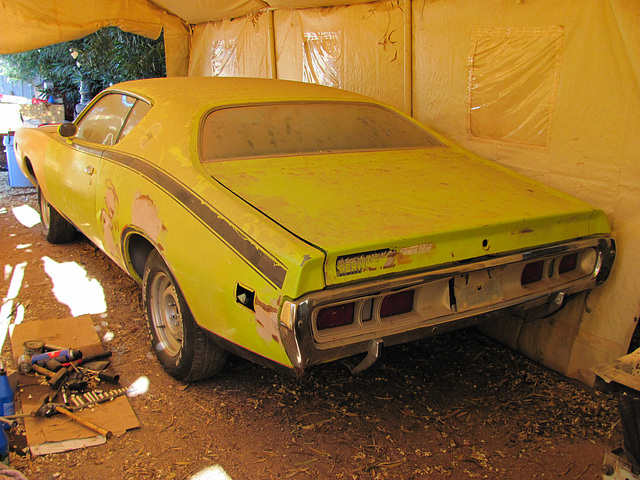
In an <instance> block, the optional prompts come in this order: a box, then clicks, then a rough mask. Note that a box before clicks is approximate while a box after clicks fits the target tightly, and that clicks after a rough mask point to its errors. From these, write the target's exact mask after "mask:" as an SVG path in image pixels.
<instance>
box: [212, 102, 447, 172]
mask: <svg viewBox="0 0 640 480" xmlns="http://www.w3.org/2000/svg"><path fill="white" fill-rule="evenodd" d="M200 145H201V153H202V159H201V160H202V161H203V162H205V163H206V162H215V161H218V160H227V159H237V158H247V157H264V156H281V155H308V154H318V153H330V152H344V151H354V150H387V149H402V148H424V147H433V146H438V145H441V144H440V142H439V141H438V140H436V139H435V138H433V137H432V136H431V135H430V134H429V133H428V132H426V131H425V130H423V129H421V128H420V127H418V126H417V125H415V124H413V123H412V122H410V121H408V120H407V119H405V118H403V117H402V116H400V115H398V114H396V113H395V112H393V111H391V110H387V109H385V108H383V107H379V106H377V105H368V104H361V103H290V104H271V105H246V106H240V107H231V108H223V109H220V110H215V111H213V112H211V113H210V114H209V115H208V116H207V118H206V119H205V122H204V127H203V129H202V138H201V143H200Z"/></svg>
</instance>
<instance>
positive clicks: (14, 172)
mask: <svg viewBox="0 0 640 480" xmlns="http://www.w3.org/2000/svg"><path fill="white" fill-rule="evenodd" d="M2 143H3V144H4V146H5V151H6V153H7V170H9V186H10V187H32V186H33V185H31V182H30V181H29V179H28V178H27V177H25V176H24V173H22V170H20V167H19V166H18V162H16V152H15V151H14V150H13V133H10V134H8V135H5V136H4V140H3V141H2Z"/></svg>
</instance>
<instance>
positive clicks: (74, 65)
mask: <svg viewBox="0 0 640 480" xmlns="http://www.w3.org/2000/svg"><path fill="white" fill-rule="evenodd" d="M0 73H1V74H3V75H4V76H5V77H7V78H8V79H9V80H13V81H24V82H30V83H32V84H33V85H35V86H37V87H38V88H39V89H40V90H41V92H42V94H41V96H42V97H43V98H48V97H49V96H51V95H53V97H54V98H59V99H62V101H63V103H64V105H65V110H66V112H67V118H72V117H73V111H74V108H75V105H76V104H77V103H78V102H79V101H80V83H81V82H82V83H83V88H88V89H89V90H90V91H91V93H92V94H95V93H97V92H99V91H100V90H102V89H104V88H106V87H108V86H109V85H112V84H114V83H118V82H124V81H127V80H135V79H138V78H153V77H163V76H165V75H166V66H165V58H164V42H163V39H162V36H160V38H158V39H156V40H151V39H148V38H145V37H141V36H139V35H135V34H132V33H127V32H123V31H122V30H120V29H119V28H117V27H108V28H104V29H102V30H99V31H97V32H95V33H92V34H91V35H88V36H86V37H84V38H81V39H78V40H72V41H69V42H64V43H59V44H56V45H51V46H48V47H44V48H38V49H36V50H31V51H28V52H23V53H13V54H8V55H0Z"/></svg>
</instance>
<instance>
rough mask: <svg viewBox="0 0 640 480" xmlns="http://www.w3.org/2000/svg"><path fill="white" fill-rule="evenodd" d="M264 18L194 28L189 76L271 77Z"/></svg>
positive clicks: (266, 23)
mask: <svg viewBox="0 0 640 480" xmlns="http://www.w3.org/2000/svg"><path fill="white" fill-rule="evenodd" d="M268 23H269V22H268V14H267V13H266V12H265V13H264V14H261V15H257V16H252V17H242V18H239V19H235V20H223V21H220V22H215V23H205V24H201V25H196V26H195V27H194V29H193V37H192V41H191V45H192V47H191V57H190V62H189V75H192V76H220V77H231V76H240V77H259V78H260V77H261V78H269V77H271V69H270V63H269V41H268V27H269V25H268Z"/></svg>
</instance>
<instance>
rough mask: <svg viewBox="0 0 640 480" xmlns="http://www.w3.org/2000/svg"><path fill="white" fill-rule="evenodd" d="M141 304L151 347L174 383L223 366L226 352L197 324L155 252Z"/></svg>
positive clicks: (206, 374) (147, 267) (148, 266)
mask: <svg viewBox="0 0 640 480" xmlns="http://www.w3.org/2000/svg"><path fill="white" fill-rule="evenodd" d="M142 301H143V304H144V311H145V315H146V317H147V326H148V327H149V335H150V337H151V345H152V347H153V350H154V352H155V354H156V356H157V357H158V360H159V361H160V363H161V364H162V366H163V367H164V369H165V370H166V371H167V373H169V375H171V376H172V377H173V378H175V379H176V380H180V381H182V382H193V381H196V380H202V379H204V378H208V377H211V376H213V375H215V374H216V373H218V372H219V371H220V370H221V369H222V367H223V366H224V363H225V360H226V358H227V352H226V351H225V350H224V349H222V348H220V347H219V346H218V345H216V344H215V343H213V342H212V341H211V339H210V338H209V337H207V335H206V334H205V333H204V331H203V330H202V329H201V328H200V327H199V326H198V325H197V324H196V322H195V320H194V319H193V315H192V314H191V310H190V309H189V306H188V305H187V302H186V301H185V300H184V297H183V296H182V292H181V291H180V287H179V286H178V284H177V282H176V281H175V279H174V278H173V274H172V273H171V271H170V270H169V268H168V267H167V265H166V264H165V263H164V261H163V260H162V257H161V256H160V254H159V253H158V252H157V250H154V251H152V252H151V254H150V255H149V258H148V259H147V263H146V265H145V268H144V276H143V279H142Z"/></svg>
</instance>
